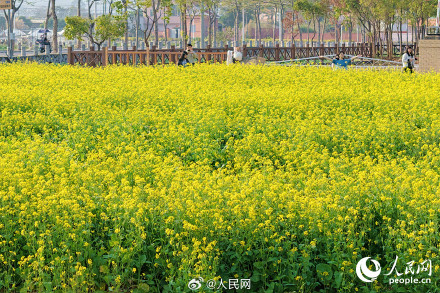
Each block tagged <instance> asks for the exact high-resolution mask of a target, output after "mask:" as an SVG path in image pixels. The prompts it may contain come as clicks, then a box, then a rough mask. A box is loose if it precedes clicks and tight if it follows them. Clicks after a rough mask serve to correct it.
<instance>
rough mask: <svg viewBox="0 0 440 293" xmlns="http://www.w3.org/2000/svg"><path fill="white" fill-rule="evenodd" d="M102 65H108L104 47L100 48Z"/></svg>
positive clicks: (106, 49)
mask: <svg viewBox="0 0 440 293" xmlns="http://www.w3.org/2000/svg"><path fill="white" fill-rule="evenodd" d="M102 57H103V60H102V66H107V65H108V48H107V47H104V48H102Z"/></svg>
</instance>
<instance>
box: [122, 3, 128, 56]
mask: <svg viewBox="0 0 440 293" xmlns="http://www.w3.org/2000/svg"><path fill="white" fill-rule="evenodd" d="M123 3H124V5H125V9H124V11H125V13H127V9H128V7H127V2H126V1H125V0H124V1H123ZM124 42H125V46H126V47H127V48H128V18H127V20H126V21H125V36H124Z"/></svg>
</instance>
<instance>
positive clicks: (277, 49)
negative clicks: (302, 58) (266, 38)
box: [275, 43, 280, 61]
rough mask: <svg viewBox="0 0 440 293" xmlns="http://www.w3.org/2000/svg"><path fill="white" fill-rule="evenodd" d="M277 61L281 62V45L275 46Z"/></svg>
mask: <svg viewBox="0 0 440 293" xmlns="http://www.w3.org/2000/svg"><path fill="white" fill-rule="evenodd" d="M275 61H280V44H278V43H277V44H276V45H275Z"/></svg>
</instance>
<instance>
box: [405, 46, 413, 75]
mask: <svg viewBox="0 0 440 293" xmlns="http://www.w3.org/2000/svg"><path fill="white" fill-rule="evenodd" d="M415 60H416V58H415V56H414V53H413V50H412V48H411V47H406V52H405V54H403V56H402V65H403V72H410V73H413V72H414V62H415Z"/></svg>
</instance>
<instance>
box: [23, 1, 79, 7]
mask: <svg viewBox="0 0 440 293" xmlns="http://www.w3.org/2000/svg"><path fill="white" fill-rule="evenodd" d="M27 2H32V4H28V3H27ZM47 2H48V1H47V0H30V1H29V0H28V1H26V0H25V2H24V3H23V6H22V7H26V8H32V7H47ZM73 2H74V1H72V0H56V6H62V7H70V6H72V4H73ZM75 2H76V1H75Z"/></svg>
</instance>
